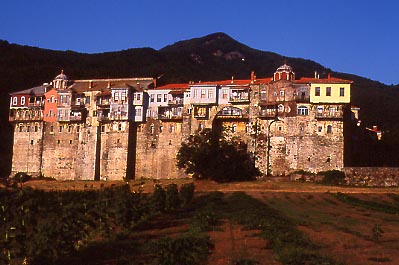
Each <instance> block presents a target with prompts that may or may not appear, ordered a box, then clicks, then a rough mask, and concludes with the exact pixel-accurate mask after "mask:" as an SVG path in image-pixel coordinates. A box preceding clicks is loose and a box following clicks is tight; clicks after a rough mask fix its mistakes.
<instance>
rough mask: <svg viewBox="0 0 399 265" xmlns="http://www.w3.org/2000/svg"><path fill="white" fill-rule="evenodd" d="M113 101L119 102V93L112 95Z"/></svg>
mask: <svg viewBox="0 0 399 265" xmlns="http://www.w3.org/2000/svg"><path fill="white" fill-rule="evenodd" d="M114 100H115V101H118V100H119V93H117V92H115V93H114Z"/></svg>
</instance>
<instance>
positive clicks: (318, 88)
mask: <svg viewBox="0 0 399 265" xmlns="http://www.w3.org/2000/svg"><path fill="white" fill-rule="evenodd" d="M314 95H315V96H316V97H319V96H320V87H316V88H315V94H314Z"/></svg>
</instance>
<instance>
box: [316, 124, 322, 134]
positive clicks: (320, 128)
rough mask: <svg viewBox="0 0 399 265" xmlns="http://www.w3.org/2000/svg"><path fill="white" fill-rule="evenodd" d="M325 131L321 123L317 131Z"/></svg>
mask: <svg viewBox="0 0 399 265" xmlns="http://www.w3.org/2000/svg"><path fill="white" fill-rule="evenodd" d="M322 131H323V126H321V125H319V126H317V132H319V133H321V132H322Z"/></svg>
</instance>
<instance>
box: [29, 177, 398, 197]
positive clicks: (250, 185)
mask: <svg viewBox="0 0 399 265" xmlns="http://www.w3.org/2000/svg"><path fill="white" fill-rule="evenodd" d="M190 182H194V184H195V190H196V191H199V192H208V191H221V192H233V191H246V192H295V193H309V192H310V193H325V192H331V193H335V192H342V193H376V194H379V193H397V194H399V188H364V187H335V186H324V185H319V184H315V183H309V182H278V181H272V180H258V181H250V182H233V183H216V182H214V181H209V180H192V179H162V180H148V179H143V180H141V179H138V180H132V181H129V182H124V181H48V180H32V181H28V182H27V183H25V184H24V185H25V186H29V187H32V188H36V189H43V190H74V189H76V190H85V189H101V188H104V187H111V186H119V185H124V184H129V185H130V187H131V189H132V190H133V191H142V192H152V191H153V189H154V185H155V184H161V185H162V186H166V185H168V184H171V183H176V184H178V185H179V186H180V185H181V184H184V183H190Z"/></svg>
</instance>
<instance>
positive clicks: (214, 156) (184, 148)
mask: <svg viewBox="0 0 399 265" xmlns="http://www.w3.org/2000/svg"><path fill="white" fill-rule="evenodd" d="M176 158H177V167H178V168H184V170H185V172H186V173H187V174H192V175H193V177H194V178H196V179H211V180H214V181H217V182H230V181H246V180H255V178H256V176H258V175H260V172H259V170H258V169H257V168H255V163H254V159H253V157H252V156H250V154H248V152H247V145H246V144H244V143H242V142H239V141H234V140H230V139H228V138H227V137H226V136H224V135H223V134H221V133H218V132H215V131H213V130H211V129H204V130H202V131H201V132H199V133H197V134H196V135H191V136H190V137H189V138H188V139H187V141H186V142H183V143H182V145H181V147H180V149H179V151H178V153H177V157H176Z"/></svg>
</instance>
